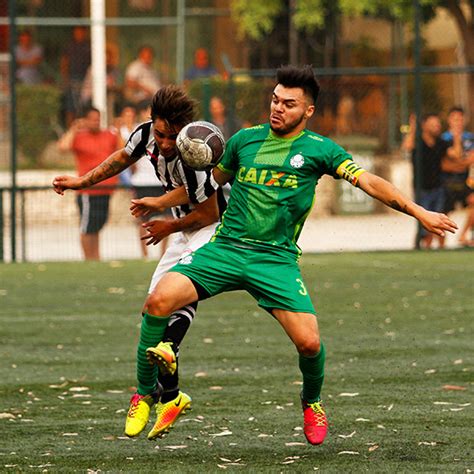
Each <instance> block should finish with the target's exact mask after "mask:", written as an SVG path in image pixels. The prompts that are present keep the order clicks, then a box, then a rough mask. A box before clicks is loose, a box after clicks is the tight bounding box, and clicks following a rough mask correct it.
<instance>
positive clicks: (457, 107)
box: [448, 105, 464, 115]
mask: <svg viewBox="0 0 474 474" xmlns="http://www.w3.org/2000/svg"><path fill="white" fill-rule="evenodd" d="M453 112H459V113H461V114H464V109H463V108H462V107H461V106H460V105H455V106H454V107H451V108H450V109H449V112H448V115H451V114H452V113H453Z"/></svg>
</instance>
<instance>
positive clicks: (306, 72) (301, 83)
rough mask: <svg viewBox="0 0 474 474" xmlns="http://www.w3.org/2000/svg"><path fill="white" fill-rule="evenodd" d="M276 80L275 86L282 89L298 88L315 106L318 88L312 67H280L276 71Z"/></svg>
mask: <svg viewBox="0 0 474 474" xmlns="http://www.w3.org/2000/svg"><path fill="white" fill-rule="evenodd" d="M276 78H277V84H281V85H282V86H283V87H300V88H301V89H303V91H304V93H305V95H306V96H307V97H308V98H310V99H311V100H312V101H313V104H316V101H317V100H318V95H319V90H320V87H319V82H318V80H317V79H316V76H315V75H314V71H313V68H312V66H309V65H306V66H302V67H298V66H292V65H288V66H282V67H280V68H279V69H278V70H277V76H276Z"/></svg>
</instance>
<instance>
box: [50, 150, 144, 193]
mask: <svg viewBox="0 0 474 474" xmlns="http://www.w3.org/2000/svg"><path fill="white" fill-rule="evenodd" d="M135 161H137V158H132V157H130V156H129V155H128V154H127V152H126V151H125V149H124V148H122V149H121V150H117V151H115V152H114V153H112V154H111V155H110V156H109V157H108V158H106V159H105V160H104V161H103V162H102V163H101V164H100V165H98V166H96V167H95V168H94V169H92V170H91V171H89V172H88V173H86V174H85V175H83V176H67V175H63V176H56V177H55V178H54V179H53V188H54V191H55V192H56V193H58V194H61V195H63V194H64V191H65V190H66V189H83V188H88V187H90V186H92V185H94V184H97V183H100V182H101V181H104V180H105V179H107V178H111V177H112V176H115V175H116V174H119V173H120V172H121V171H123V170H124V169H126V168H128V167H129V166H130V165H131V164H133V163H135Z"/></svg>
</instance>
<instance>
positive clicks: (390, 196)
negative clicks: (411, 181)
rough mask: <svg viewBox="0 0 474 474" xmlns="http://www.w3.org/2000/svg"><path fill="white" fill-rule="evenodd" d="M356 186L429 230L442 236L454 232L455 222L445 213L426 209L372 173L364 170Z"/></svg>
mask: <svg viewBox="0 0 474 474" xmlns="http://www.w3.org/2000/svg"><path fill="white" fill-rule="evenodd" d="M358 186H359V187H360V188H361V189H362V190H364V191H365V192H366V193H367V194H368V195H369V196H372V197H373V198H375V199H378V200H379V201H381V202H383V203H384V204H386V205H387V206H389V207H391V208H392V209H395V210H396V211H400V212H403V213H405V214H408V215H409V216H413V217H414V218H415V219H418V221H420V224H421V225H422V226H423V227H424V228H425V229H426V230H427V231H429V232H432V233H434V234H437V235H440V236H441V237H444V236H445V235H446V234H445V233H446V231H447V232H452V233H454V232H455V231H456V229H457V228H458V226H457V224H456V223H455V222H454V221H452V220H451V219H450V218H449V217H448V216H447V215H445V214H440V213H439V212H431V211H427V210H426V209H425V208H424V207H421V206H419V205H418V204H416V203H414V202H413V201H412V200H410V199H408V198H407V197H405V196H404V195H403V194H402V193H401V192H400V191H399V190H398V189H397V188H396V187H395V186H394V185H393V184H391V183H389V182H388V181H386V180H385V179H383V178H380V177H379V176H376V175H374V174H372V173H369V172H365V173H362V174H361V175H360V176H359V181H358Z"/></svg>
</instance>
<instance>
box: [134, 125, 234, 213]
mask: <svg viewBox="0 0 474 474" xmlns="http://www.w3.org/2000/svg"><path fill="white" fill-rule="evenodd" d="M125 151H126V152H127V154H128V155H129V156H131V157H134V158H141V157H143V156H147V157H148V158H149V159H150V163H151V164H152V165H153V168H154V170H155V173H156V176H157V177H158V179H159V180H160V181H161V183H162V185H163V189H164V190H165V191H166V192H169V191H172V190H173V189H176V188H179V187H181V186H183V185H184V186H185V188H186V192H187V193H188V196H189V199H190V201H191V203H192V204H185V205H182V206H176V207H173V208H172V209H171V211H172V212H173V216H174V217H175V218H177V219H179V218H182V217H184V216H186V215H188V214H189V213H190V212H191V211H192V210H193V209H194V205H195V204H198V203H201V202H204V201H205V200H206V199H207V198H209V197H210V196H211V195H212V194H213V193H214V192H215V191H216V189H217V193H218V195H217V199H218V203H219V211H220V214H221V215H222V213H223V212H224V211H225V208H226V200H225V198H224V194H223V192H222V189H221V188H218V186H217V184H216V182H215V181H214V179H213V178H212V175H211V172H210V171H194V170H192V169H190V168H187V167H186V166H184V165H183V162H182V161H181V159H180V158H179V157H178V155H176V156H174V157H173V158H165V157H164V156H163V155H161V154H160V150H159V149H158V146H157V144H156V142H155V138H154V137H153V130H152V121H151V120H150V121H148V122H144V123H142V124H140V125H138V126H137V127H136V128H135V130H134V131H133V132H132V134H131V135H130V137H129V139H128V141H127V143H126V145H125Z"/></svg>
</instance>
